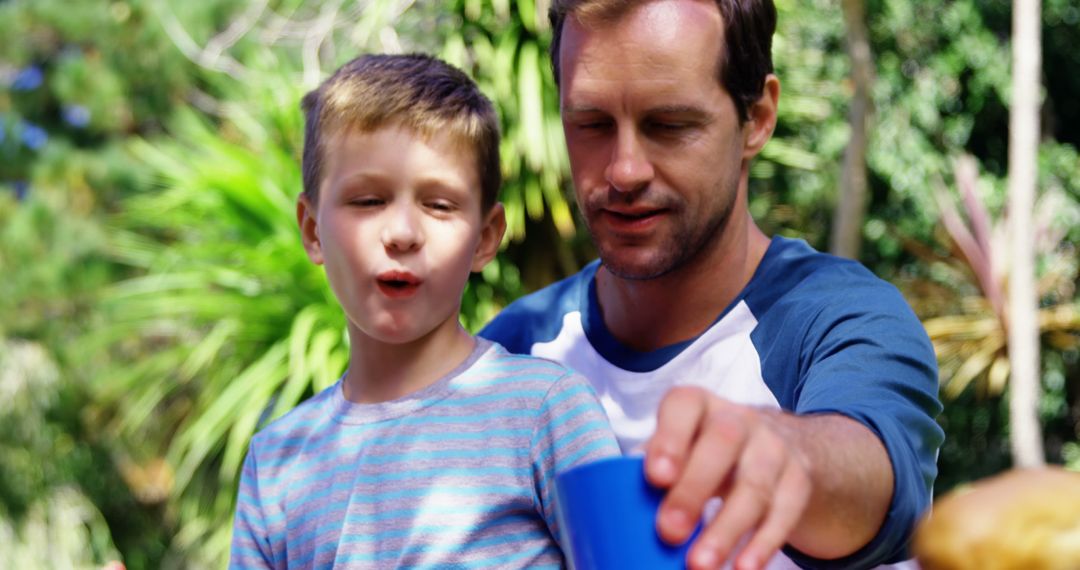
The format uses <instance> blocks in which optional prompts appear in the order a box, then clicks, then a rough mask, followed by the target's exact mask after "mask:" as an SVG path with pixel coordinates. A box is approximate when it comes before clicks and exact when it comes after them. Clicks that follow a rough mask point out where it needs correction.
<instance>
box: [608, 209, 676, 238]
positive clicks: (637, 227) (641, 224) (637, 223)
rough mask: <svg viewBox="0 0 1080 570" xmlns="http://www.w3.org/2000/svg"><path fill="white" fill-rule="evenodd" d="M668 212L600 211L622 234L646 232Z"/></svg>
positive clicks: (641, 210) (648, 210) (645, 210)
mask: <svg viewBox="0 0 1080 570" xmlns="http://www.w3.org/2000/svg"><path fill="white" fill-rule="evenodd" d="M665 212H667V210H666V209H664V208H649V209H645V208H634V209H610V208H604V209H602V210H600V216H601V217H602V218H604V219H605V220H606V221H607V223H608V224H609V225H610V226H611V227H612V229H615V230H618V231H622V232H635V231H645V230H648V229H650V228H651V227H652V226H653V222H655V221H656V220H658V219H659V218H660V217H661V215H662V214H664V213H665Z"/></svg>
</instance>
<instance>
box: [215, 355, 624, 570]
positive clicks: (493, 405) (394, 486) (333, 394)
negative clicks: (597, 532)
mask: <svg viewBox="0 0 1080 570" xmlns="http://www.w3.org/2000/svg"><path fill="white" fill-rule="evenodd" d="M476 344H477V346H476V348H475V349H474V350H473V352H472V354H471V355H470V356H469V358H467V359H466V360H465V362H463V363H462V364H461V365H460V366H458V367H457V368H456V369H455V370H453V371H452V372H450V373H449V374H447V375H446V376H444V377H443V378H442V379H440V380H438V381H437V382H435V383H434V384H432V385H431V386H428V387H427V388H424V389H422V390H419V391H417V392H415V393H413V394H410V395H408V396H405V397H403V398H400V399H397V400H393V401H390V402H384V403H378V404H355V403H352V402H350V401H348V400H346V399H345V397H344V396H343V394H342V391H341V381H340V380H339V381H338V382H337V383H336V384H334V385H333V386H331V387H330V388H327V389H326V390H324V391H322V392H320V393H319V394H317V395H315V396H314V397H313V398H311V399H309V400H307V401H306V402H304V403H303V404H301V405H300V406H298V407H297V408H296V409H294V410H293V411H291V412H289V413H288V414H286V415H285V416H284V417H282V418H281V419H279V420H277V421H275V422H273V423H271V424H270V425H269V426H268V427H266V428H265V429H263V430H262V431H260V432H259V433H258V434H256V436H255V437H254V438H253V440H252V442H251V446H250V448H249V450H248V455H247V458H246V459H245V462H244V467H243V471H242V475H241V481H240V491H239V495H238V497H237V508H236V519H235V523H234V527H233V541H232V551H231V559H230V564H229V566H230V568H290V569H295V568H461V569H467V568H507V569H512V568H549V569H558V568H563V567H564V566H565V560H564V557H563V553H562V550H561V549H560V547H559V544H558V542H557V540H556V539H557V537H558V529H557V517H556V515H555V506H554V501H555V492H554V488H553V487H554V476H555V474H556V473H559V472H562V471H563V470H565V469H568V468H570V467H573V466H575V465H579V464H582V463H587V462H589V461H593V460H596V459H601V458H605V457H610V456H613V455H618V454H619V448H618V444H617V443H616V441H615V438H614V436H613V435H612V433H611V429H610V427H609V426H608V425H607V420H606V418H605V417H604V411H603V409H602V408H601V407H600V404H599V403H597V401H596V395H595V394H594V393H593V390H592V388H590V387H589V384H588V382H587V381H586V380H585V379H584V378H582V377H581V376H580V375H578V374H574V373H572V372H571V371H569V370H568V369H566V368H565V367H564V366H562V365H560V364H557V363H555V362H551V361H548V360H543V359H539V358H531V357H528V356H521V355H515V354H510V353H508V352H507V351H506V350H505V349H503V348H502V347H501V346H499V345H497V344H494V343H491V342H489V341H486V340H483V339H477V343H476Z"/></svg>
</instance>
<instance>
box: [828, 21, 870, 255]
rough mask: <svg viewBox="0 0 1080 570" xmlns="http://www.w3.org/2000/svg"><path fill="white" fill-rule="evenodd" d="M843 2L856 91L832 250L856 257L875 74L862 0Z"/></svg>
mask: <svg viewBox="0 0 1080 570" xmlns="http://www.w3.org/2000/svg"><path fill="white" fill-rule="evenodd" d="M842 4H843V10H844V22H845V24H846V27H847V46H848V55H849V56H850V57H851V80H852V83H853V85H854V88H855V93H854V95H853V96H852V98H851V109H850V111H849V114H848V120H849V121H850V124H851V140H850V141H849V142H848V146H847V150H845V151H844V166H843V172H842V173H841V174H840V196H839V199H838V200H837V203H836V210H835V211H834V213H833V225H832V252H833V253H834V254H836V255H840V256H843V257H849V258H852V259H855V258H858V257H859V248H860V245H861V244H862V226H863V218H864V217H865V216H866V139H867V132H868V123H869V121H870V115H871V113H872V112H873V106H872V105H873V104H872V102H871V96H872V90H873V87H874V75H875V74H874V59H873V55H872V54H871V51H870V38H869V35H870V34H869V32H868V31H867V27H866V4H865V0H843V3H842Z"/></svg>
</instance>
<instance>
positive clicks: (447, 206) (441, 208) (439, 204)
mask: <svg viewBox="0 0 1080 570" xmlns="http://www.w3.org/2000/svg"><path fill="white" fill-rule="evenodd" d="M427 207H428V208H431V209H432V210H435V211H436V212H452V211H453V210H454V205H453V204H451V203H450V202H447V201H445V200H432V201H430V202H428V203H427Z"/></svg>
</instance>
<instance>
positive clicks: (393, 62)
mask: <svg viewBox="0 0 1080 570" xmlns="http://www.w3.org/2000/svg"><path fill="white" fill-rule="evenodd" d="M300 106H301V108H303V110H304V120H305V127H304V153H303V177H304V193H305V194H307V196H308V197H309V198H310V199H311V200H312V201H314V202H317V201H318V198H319V186H320V185H321V184H322V179H323V176H324V174H325V173H324V172H323V170H324V168H325V165H326V151H327V148H326V147H327V142H328V141H329V140H331V139H333V137H334V136H336V135H338V134H340V133H343V132H345V131H348V130H352V129H355V130H358V131H359V132H372V131H374V130H377V129H379V128H382V127H387V126H392V125H400V126H403V127H405V128H408V129H410V130H413V131H415V132H416V133H417V134H419V135H420V136H423V137H431V136H433V135H435V134H438V133H448V134H449V135H450V136H451V137H452V138H454V139H456V140H457V142H458V143H461V144H464V145H466V146H468V147H471V149H472V150H473V152H474V153H475V159H476V166H477V173H478V174H479V178H480V192H481V193H480V205H481V210H482V211H483V212H487V211H489V210H490V209H491V207H492V206H493V205H494V204H495V200H496V197H497V196H498V194H499V186H500V184H501V183H502V174H501V171H500V166H499V119H498V115H497V114H496V113H495V108H494V106H493V105H492V104H491V101H490V100H489V99H488V98H487V97H485V96H484V94H483V93H481V92H480V89H479V87H477V85H476V83H475V82H473V80H472V79H470V78H469V76H467V75H465V73H463V72H462V71H461V70H459V69H457V68H455V67H454V66H452V65H450V64H448V63H446V62H444V61H441V60H439V59H436V58H434V57H431V56H428V55H423V54H409V55H385V54H379V55H362V56H360V57H358V58H356V59H353V60H352V61H350V62H348V63H346V64H345V65H343V66H341V68H340V69H338V70H337V71H336V72H334V74H333V75H331V76H330V77H329V78H328V79H327V80H326V81H324V82H323V83H322V85H319V87H318V88H317V89H315V90H313V91H311V92H310V93H308V94H307V95H305V96H304V99H303V101H302V102H301V104H300Z"/></svg>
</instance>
